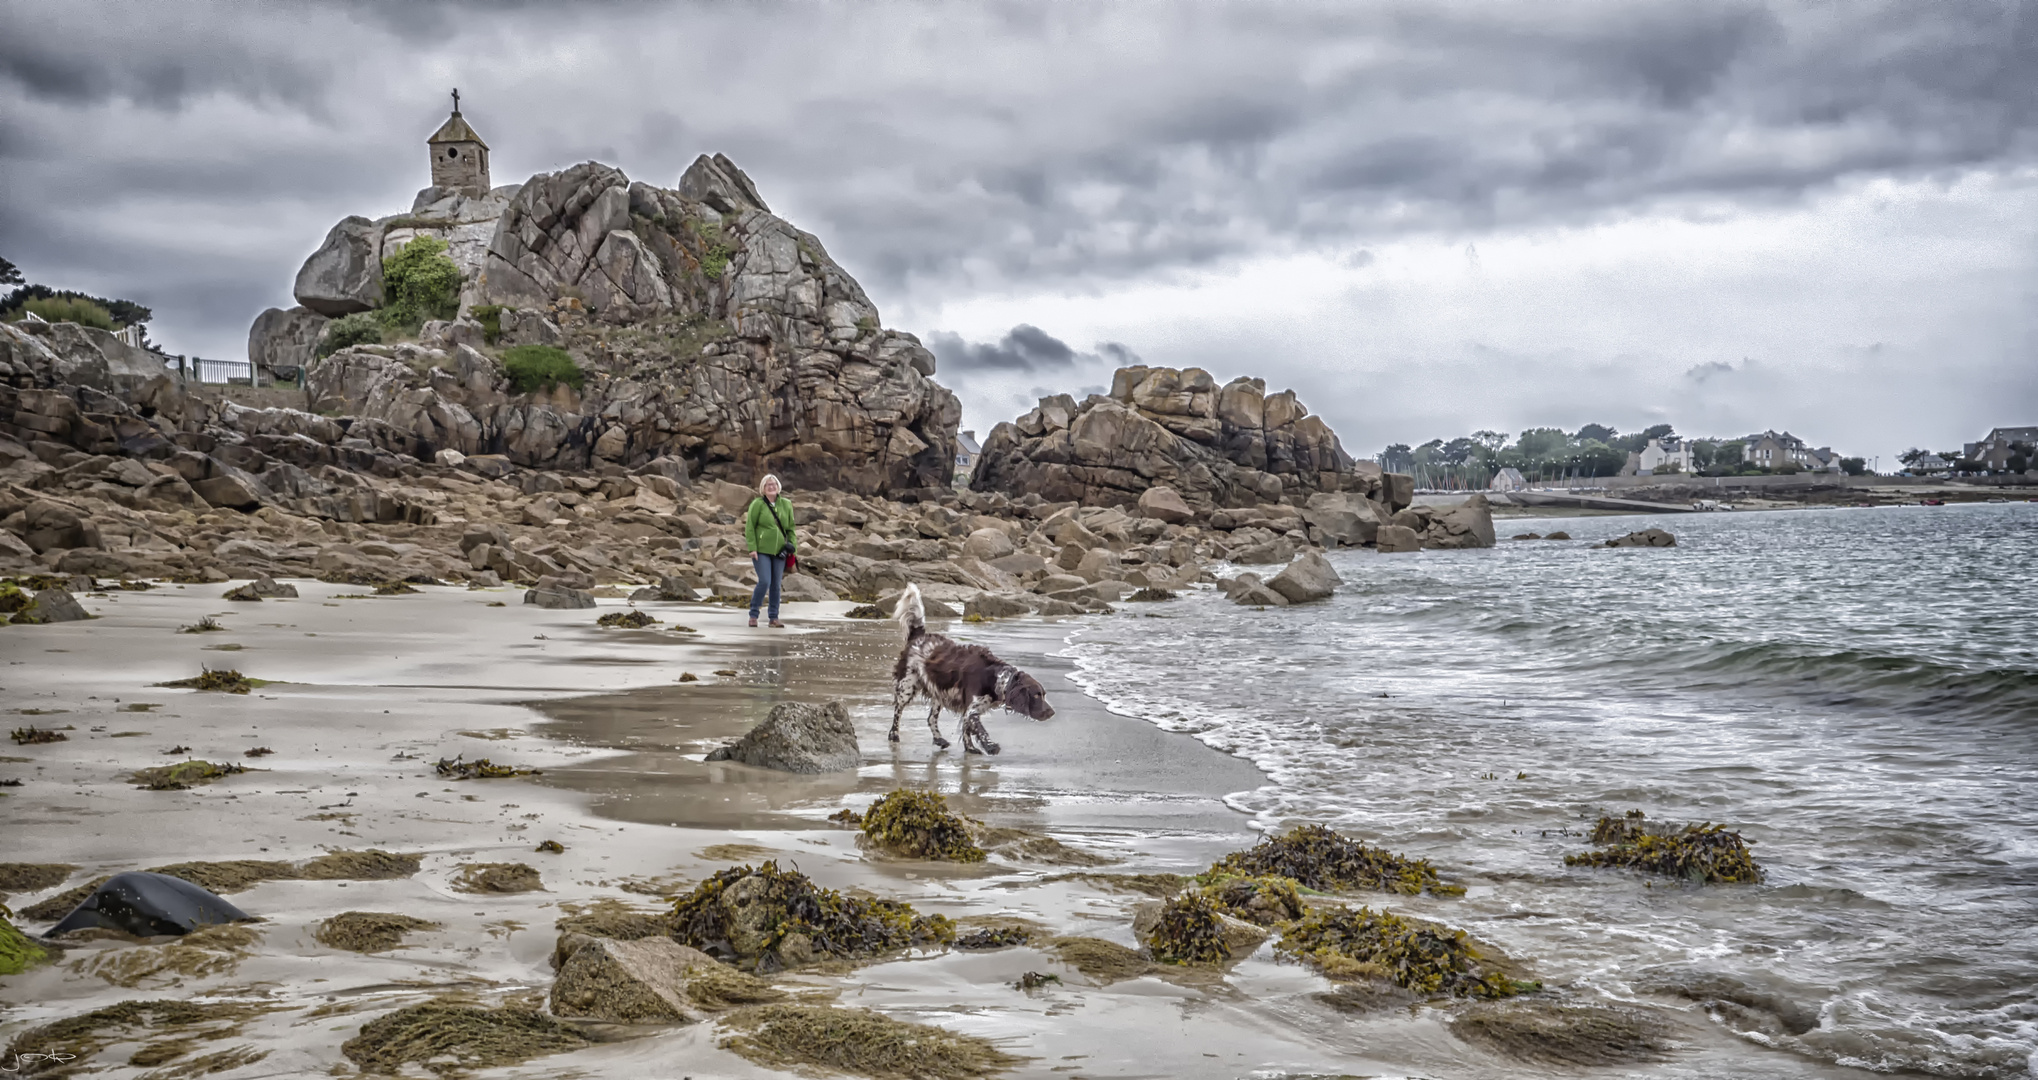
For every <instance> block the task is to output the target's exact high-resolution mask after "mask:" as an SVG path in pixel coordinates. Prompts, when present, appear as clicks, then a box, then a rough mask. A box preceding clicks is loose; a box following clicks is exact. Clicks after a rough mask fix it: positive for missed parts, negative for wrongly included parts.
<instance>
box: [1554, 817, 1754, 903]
mask: <svg viewBox="0 0 2038 1080" xmlns="http://www.w3.org/2000/svg"><path fill="white" fill-rule="evenodd" d="M1592 842H1593V843H1594V844H1596V845H1599V847H1600V850H1598V851H1585V852H1580V853H1578V854H1576V855H1566V856H1564V865H1566V866H1617V867H1625V868H1628V869H1633V870H1647V871H1648V872H1650V873H1652V874H1667V875H1669V876H1671V877H1680V878H1683V879H1685V880H1686V881H1695V882H1700V883H1704V884H1725V885H1752V884H1755V883H1756V882H1759V881H1761V880H1762V867H1761V866H1760V865H1758V864H1757V863H1756V862H1755V857H1754V856H1753V855H1752V854H1750V853H1749V851H1748V845H1750V844H1752V843H1754V841H1752V840H1749V839H1746V838H1745V837H1743V836H1742V835H1741V834H1740V833H1738V832H1732V831H1729V830H1728V829H1727V827H1726V826H1725V825H1714V824H1712V823H1711V822H1701V823H1699V824H1696V825H1685V826H1683V827H1681V828H1680V827H1677V826H1662V825H1658V824H1656V823H1653V822H1650V821H1649V820H1648V819H1647V818H1646V817H1644V816H1643V814H1642V812H1641V811H1640V810H1630V811H1628V812H1627V814H1626V816H1624V817H1618V818H1614V817H1603V818H1600V819H1599V822H1598V824H1596V825H1595V826H1593V829H1592Z"/></svg>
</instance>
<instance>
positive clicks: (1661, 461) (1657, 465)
mask: <svg viewBox="0 0 2038 1080" xmlns="http://www.w3.org/2000/svg"><path fill="white" fill-rule="evenodd" d="M1696 470H1697V466H1696V465H1695V464H1694V463H1693V462H1692V460H1691V444H1690V443H1689V442H1686V441H1685V440H1683V439H1650V440H1649V445H1647V446H1644V447H1642V448H1641V449H1640V450H1638V451H1636V452H1634V453H1631V454H1629V455H1628V468H1627V469H1625V470H1622V471H1623V472H1626V473H1627V474H1628V475H1630V476H1653V475H1655V474H1656V473H1658V472H1682V473H1690V472H1694V471H1696Z"/></svg>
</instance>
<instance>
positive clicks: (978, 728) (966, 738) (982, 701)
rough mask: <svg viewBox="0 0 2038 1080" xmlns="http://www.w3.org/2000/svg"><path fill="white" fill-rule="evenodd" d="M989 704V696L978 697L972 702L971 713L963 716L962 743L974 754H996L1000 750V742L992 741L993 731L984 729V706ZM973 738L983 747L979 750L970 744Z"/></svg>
mask: <svg viewBox="0 0 2038 1080" xmlns="http://www.w3.org/2000/svg"><path fill="white" fill-rule="evenodd" d="M988 704H990V699H989V698H978V699H977V700H975V701H973V702H971V703H970V707H969V715H967V716H965V717H963V720H962V745H963V747H964V748H965V749H966V750H968V751H969V752H970V753H972V754H991V755H993V756H995V755H996V754H997V752H998V744H997V743H994V742H992V741H991V733H990V732H988V731H986V730H984V706H986V705H988ZM972 739H974V740H975V741H976V744H977V746H980V747H982V748H983V749H981V750H979V749H976V748H975V747H972V746H970V741H971V740H972Z"/></svg>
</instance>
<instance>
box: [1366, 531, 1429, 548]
mask: <svg viewBox="0 0 2038 1080" xmlns="http://www.w3.org/2000/svg"><path fill="white" fill-rule="evenodd" d="M1373 546H1374V547H1376V548H1378V549H1379V550H1381V551H1385V552H1394V551H1421V550H1422V537H1421V536H1420V535H1419V534H1417V533H1416V531H1415V530H1414V529H1411V528H1409V527H1408V526H1406V525H1382V526H1380V531H1379V532H1378V533H1376V534H1374V537H1373Z"/></svg>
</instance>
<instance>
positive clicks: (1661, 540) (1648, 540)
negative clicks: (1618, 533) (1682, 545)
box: [1606, 529, 1677, 548]
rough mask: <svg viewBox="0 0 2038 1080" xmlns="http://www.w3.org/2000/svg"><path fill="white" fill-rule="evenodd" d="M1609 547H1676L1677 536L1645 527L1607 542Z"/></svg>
mask: <svg viewBox="0 0 2038 1080" xmlns="http://www.w3.org/2000/svg"><path fill="white" fill-rule="evenodd" d="M1606 546H1607V547H1651V548H1664V547H1676V546H1677V538H1676V537H1675V536H1672V535H1670V534H1669V533H1668V532H1665V531H1664V530H1662V529H1643V530H1641V531H1640V532H1631V533H1629V534H1627V535H1626V536H1622V537H1617V538H1615V539H1612V540H1608V541H1607V542H1606Z"/></svg>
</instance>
